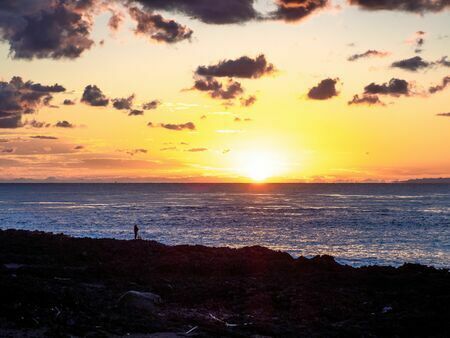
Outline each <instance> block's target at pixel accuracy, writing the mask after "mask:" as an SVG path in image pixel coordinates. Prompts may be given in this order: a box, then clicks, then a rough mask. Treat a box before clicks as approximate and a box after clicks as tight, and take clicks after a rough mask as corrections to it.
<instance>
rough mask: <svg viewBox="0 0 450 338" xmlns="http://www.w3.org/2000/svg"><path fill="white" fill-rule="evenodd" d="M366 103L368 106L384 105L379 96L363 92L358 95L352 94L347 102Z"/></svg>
mask: <svg viewBox="0 0 450 338" xmlns="http://www.w3.org/2000/svg"><path fill="white" fill-rule="evenodd" d="M354 104H356V105H358V104H361V105H364V104H365V105H368V106H375V105H380V106H385V104H384V103H383V102H382V101H381V100H380V98H379V97H378V96H377V95H368V94H363V95H361V96H359V95H355V96H353V99H352V100H351V101H349V102H348V105H354Z"/></svg>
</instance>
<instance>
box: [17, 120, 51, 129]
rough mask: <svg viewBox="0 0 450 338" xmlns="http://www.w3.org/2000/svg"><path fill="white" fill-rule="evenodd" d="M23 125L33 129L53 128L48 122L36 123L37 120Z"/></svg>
mask: <svg viewBox="0 0 450 338" xmlns="http://www.w3.org/2000/svg"><path fill="white" fill-rule="evenodd" d="M23 125H24V126H29V127H31V128H50V127H51V126H52V125H51V124H50V123H48V122H44V121H36V120H31V121H25V123H24V124H23Z"/></svg>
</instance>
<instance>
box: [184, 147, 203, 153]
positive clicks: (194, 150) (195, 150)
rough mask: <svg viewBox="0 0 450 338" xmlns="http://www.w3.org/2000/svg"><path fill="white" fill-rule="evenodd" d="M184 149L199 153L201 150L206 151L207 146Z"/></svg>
mask: <svg viewBox="0 0 450 338" xmlns="http://www.w3.org/2000/svg"><path fill="white" fill-rule="evenodd" d="M186 151H188V152H190V153H201V152H204V151H208V148H191V149H188V150H186Z"/></svg>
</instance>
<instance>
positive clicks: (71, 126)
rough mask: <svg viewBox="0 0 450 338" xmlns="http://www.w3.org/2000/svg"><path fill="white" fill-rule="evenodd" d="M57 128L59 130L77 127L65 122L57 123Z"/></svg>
mask: <svg viewBox="0 0 450 338" xmlns="http://www.w3.org/2000/svg"><path fill="white" fill-rule="evenodd" d="M55 127H57V128H75V126H74V125H73V124H72V123H70V122H68V121H65V120H64V121H58V122H56V124H55Z"/></svg>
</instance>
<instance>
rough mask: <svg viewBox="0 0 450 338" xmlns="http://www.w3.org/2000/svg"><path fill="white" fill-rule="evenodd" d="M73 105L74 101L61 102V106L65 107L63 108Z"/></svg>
mask: <svg viewBox="0 0 450 338" xmlns="http://www.w3.org/2000/svg"><path fill="white" fill-rule="evenodd" d="M74 104H75V101H74V100H70V99H65V100H64V101H63V105H65V106H73V105H74Z"/></svg>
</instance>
